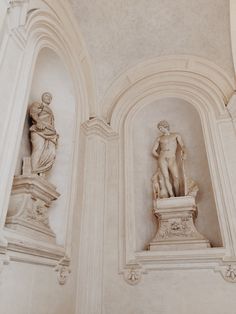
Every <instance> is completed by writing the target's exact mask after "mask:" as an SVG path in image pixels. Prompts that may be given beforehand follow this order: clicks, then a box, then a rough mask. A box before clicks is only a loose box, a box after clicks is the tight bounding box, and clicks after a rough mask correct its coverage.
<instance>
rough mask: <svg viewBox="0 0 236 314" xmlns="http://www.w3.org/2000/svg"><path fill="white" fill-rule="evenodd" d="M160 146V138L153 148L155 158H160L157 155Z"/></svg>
mask: <svg viewBox="0 0 236 314" xmlns="http://www.w3.org/2000/svg"><path fill="white" fill-rule="evenodd" d="M159 144H160V138H159V137H158V138H157V139H156V141H155V143H154V146H153V149H152V154H153V156H155V157H158V153H157V150H158V148H159Z"/></svg>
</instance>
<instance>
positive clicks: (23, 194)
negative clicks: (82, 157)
mask: <svg viewBox="0 0 236 314" xmlns="http://www.w3.org/2000/svg"><path fill="white" fill-rule="evenodd" d="M51 101H52V95H51V94H50V93H44V94H43V95H42V102H41V103H38V102H34V103H33V104H32V105H30V108H29V116H30V118H31V120H32V125H31V126H30V128H29V132H30V140H31V144H32V153H31V156H25V157H23V166H22V174H21V175H17V176H15V177H14V180H13V185H12V193H11V197H10V202H9V208H8V213H7V219H6V227H7V228H10V229H13V230H18V232H20V233H23V234H24V235H27V236H29V237H30V238H33V239H36V240H38V241H44V242H45V241H46V242H49V243H55V241H56V236H55V233H54V232H53V230H52V229H51V227H50V223H49V218H48V217H49V213H48V211H49V209H50V207H51V204H52V202H53V201H55V200H57V199H58V197H59V196H60V193H58V192H57V190H56V186H55V185H54V184H52V183H51V182H49V181H48V178H47V177H46V173H47V172H48V171H49V170H50V169H51V168H52V166H53V164H54V161H55V158H56V146H57V141H58V137H59V136H58V134H57V132H56V129H55V126H54V115H53V112H52V110H51V108H50V107H49V105H50V103H51Z"/></svg>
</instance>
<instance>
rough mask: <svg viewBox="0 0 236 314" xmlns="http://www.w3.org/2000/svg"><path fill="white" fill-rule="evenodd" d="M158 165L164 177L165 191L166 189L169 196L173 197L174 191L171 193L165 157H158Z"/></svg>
mask: <svg viewBox="0 0 236 314" xmlns="http://www.w3.org/2000/svg"><path fill="white" fill-rule="evenodd" d="M159 166H160V169H161V173H162V175H163V177H164V179H165V185H166V188H167V191H168V193H169V195H170V197H173V196H174V193H173V189H172V185H171V183H170V177H169V170H168V162H167V161H166V159H164V158H163V159H162V158H159Z"/></svg>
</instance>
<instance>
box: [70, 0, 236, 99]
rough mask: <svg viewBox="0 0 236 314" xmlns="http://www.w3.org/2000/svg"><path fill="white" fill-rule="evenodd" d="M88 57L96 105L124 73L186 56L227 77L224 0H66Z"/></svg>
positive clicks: (230, 67) (228, 46) (229, 56)
mask: <svg viewBox="0 0 236 314" xmlns="http://www.w3.org/2000/svg"><path fill="white" fill-rule="evenodd" d="M71 2H72V5H73V11H74V13H75V15H76V17H77V20H78V24H79V28H80V31H81V32H82V35H83V37H84V40H85V43H86V45H87V48H88V52H89V54H90V57H91V61H92V66H93V70H94V74H95V80H96V88H97V95H98V100H101V99H102V97H103V95H104V94H105V92H106V90H107V89H108V88H109V86H110V84H111V83H112V82H113V81H114V80H115V79H116V78H117V77H118V76H119V75H120V74H121V73H122V72H124V71H125V70H127V69H128V68H130V67H132V66H134V65H136V64H138V63H139V62H143V61H145V60H148V59H150V58H155V57H158V56H166V55H179V54H190V55H195V56H200V57H204V58H206V59H208V60H211V61H213V62H215V63H216V64H217V65H218V66H220V67H222V68H223V69H224V70H226V71H227V72H228V74H229V75H230V76H232V75H233V62H232V53H231V44H230V21H229V1H228V0H207V1H206V0H197V1H196V0H178V1H173V0H148V1H147V0H71Z"/></svg>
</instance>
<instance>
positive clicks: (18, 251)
mask: <svg viewBox="0 0 236 314" xmlns="http://www.w3.org/2000/svg"><path fill="white" fill-rule="evenodd" d="M4 236H5V238H6V239H7V241H8V246H7V254H8V255H9V257H10V260H14V261H20V262H28V263H34V264H39V265H48V266H55V265H56V263H57V262H58V261H60V260H61V259H62V258H64V256H65V254H66V253H65V248H63V247H61V246H59V245H57V244H53V243H49V242H46V241H40V240H36V239H31V238H29V237H27V236H25V235H23V234H19V232H17V231H15V230H11V229H9V228H5V229H4Z"/></svg>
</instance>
